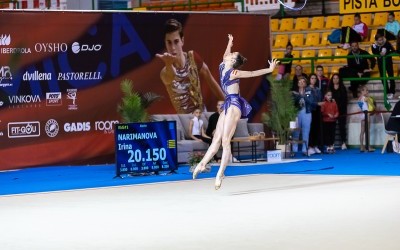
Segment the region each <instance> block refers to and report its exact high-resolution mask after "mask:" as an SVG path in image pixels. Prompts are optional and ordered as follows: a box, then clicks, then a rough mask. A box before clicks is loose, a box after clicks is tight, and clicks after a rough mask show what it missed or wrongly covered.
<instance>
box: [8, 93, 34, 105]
mask: <svg viewBox="0 0 400 250" xmlns="http://www.w3.org/2000/svg"><path fill="white" fill-rule="evenodd" d="M8 100H9V101H10V104H17V105H18V104H32V103H40V102H41V101H42V100H41V99H40V96H39V95H12V96H9V97H8Z"/></svg>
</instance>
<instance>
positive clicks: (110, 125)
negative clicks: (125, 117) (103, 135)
mask: <svg viewBox="0 0 400 250" xmlns="http://www.w3.org/2000/svg"><path fill="white" fill-rule="evenodd" d="M118 123H119V121H118V120H114V121H96V122H95V123H94V129H95V130H99V131H104V132H113V131H114V124H118Z"/></svg>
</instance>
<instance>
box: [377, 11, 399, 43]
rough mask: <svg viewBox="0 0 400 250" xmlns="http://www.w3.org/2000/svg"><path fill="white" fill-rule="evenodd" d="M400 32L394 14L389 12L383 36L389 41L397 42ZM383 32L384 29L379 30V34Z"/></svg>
mask: <svg viewBox="0 0 400 250" xmlns="http://www.w3.org/2000/svg"><path fill="white" fill-rule="evenodd" d="M399 31H400V24H399V22H398V21H397V20H395V18H394V13H393V12H389V14H388V22H387V23H386V24H385V29H384V30H383V32H384V33H383V35H384V36H385V37H386V39H387V40H396V36H397V34H399ZM380 32H382V29H378V32H377V33H378V34H379V33H380Z"/></svg>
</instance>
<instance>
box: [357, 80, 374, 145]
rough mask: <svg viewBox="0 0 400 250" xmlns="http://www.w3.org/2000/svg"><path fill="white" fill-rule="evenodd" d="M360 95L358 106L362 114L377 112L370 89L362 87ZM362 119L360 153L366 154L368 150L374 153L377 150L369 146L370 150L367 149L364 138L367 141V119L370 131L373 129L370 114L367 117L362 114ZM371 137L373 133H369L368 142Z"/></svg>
mask: <svg viewBox="0 0 400 250" xmlns="http://www.w3.org/2000/svg"><path fill="white" fill-rule="evenodd" d="M358 95H359V97H358V106H359V107H360V109H361V111H362V112H365V111H368V112H372V111H374V110H375V104H374V100H373V99H372V97H370V96H368V87H367V86H360V87H359V88H358ZM365 117H366V118H365ZM360 119H361V130H360V152H365V151H366V150H368V151H369V152H373V151H375V149H373V148H372V147H371V146H369V148H366V147H365V145H364V137H365V139H367V138H366V136H367V134H366V133H365V132H366V128H365V119H367V123H368V129H369V128H371V126H370V122H371V118H370V113H368V114H367V116H365V114H364V113H361V114H360ZM370 135H371V133H368V141H370V140H369V136H370Z"/></svg>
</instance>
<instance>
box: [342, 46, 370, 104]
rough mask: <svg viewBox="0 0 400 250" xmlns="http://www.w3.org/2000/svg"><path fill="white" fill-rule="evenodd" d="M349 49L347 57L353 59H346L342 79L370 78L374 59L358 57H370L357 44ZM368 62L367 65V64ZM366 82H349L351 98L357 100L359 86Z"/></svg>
mask: <svg viewBox="0 0 400 250" xmlns="http://www.w3.org/2000/svg"><path fill="white" fill-rule="evenodd" d="M350 46H351V49H350V52H349V54H348V55H349V56H354V58H347V66H348V67H347V69H346V74H345V75H346V76H343V75H341V76H342V77H370V76H371V71H372V69H373V68H374V67H375V64H376V60H375V58H373V57H371V58H365V57H360V56H361V55H370V53H368V52H367V51H365V50H363V49H360V47H359V45H358V42H352V43H351V45H350ZM368 61H369V63H368ZM367 82H368V81H367V80H361V81H360V80H359V81H351V82H350V88H349V89H350V90H351V91H352V92H353V97H354V98H357V90H358V87H359V86H360V85H365V84H367Z"/></svg>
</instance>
